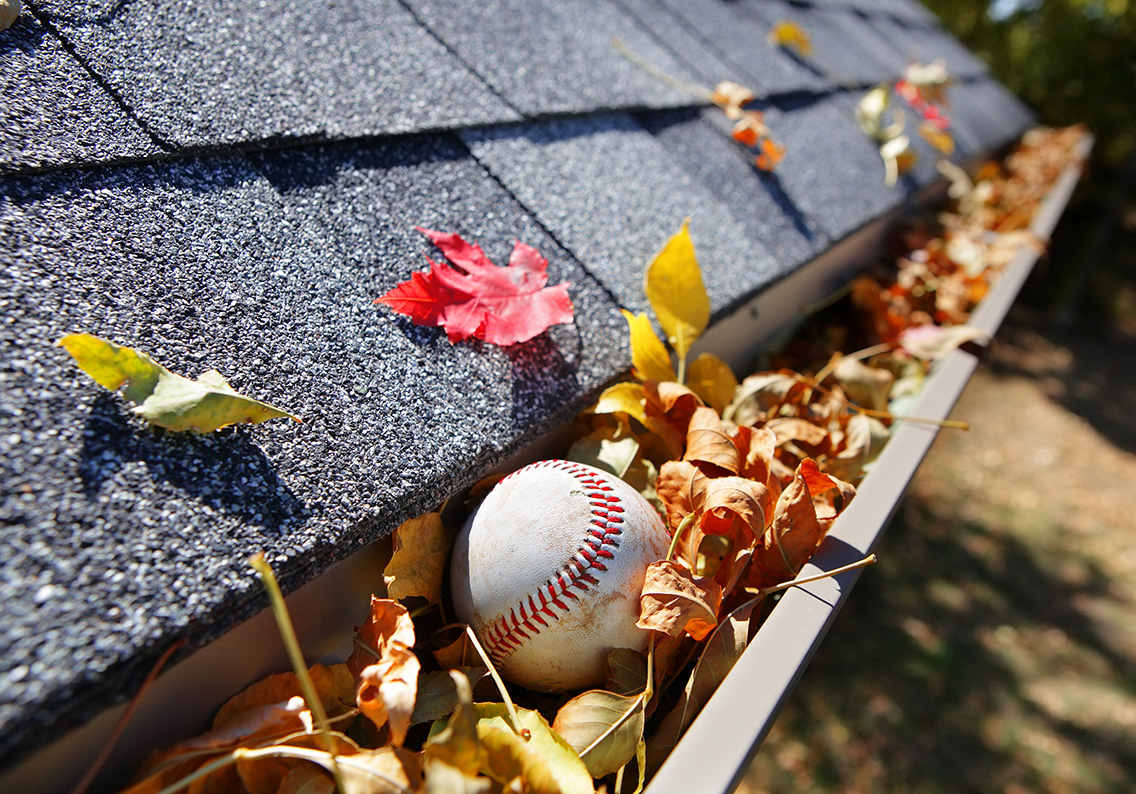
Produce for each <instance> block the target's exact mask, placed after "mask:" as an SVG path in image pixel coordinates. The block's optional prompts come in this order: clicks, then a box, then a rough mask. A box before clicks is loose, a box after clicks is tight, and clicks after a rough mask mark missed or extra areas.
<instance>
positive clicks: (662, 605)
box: [629, 560, 722, 757]
mask: <svg viewBox="0 0 1136 794" xmlns="http://www.w3.org/2000/svg"><path fill="white" fill-rule="evenodd" d="M639 605H640V610H641V611H640V614H639V620H638V621H637V622H636V624H635V625H637V626H638V627H639V628H641V629H651V630H653V631H658V632H662V633H663V634H668V635H670V636H672V637H675V636H678V635H679V634H681V633H682V632H684V631H685V632H686V633H687V634H689V635H690V636H691V637H692V638H694V639H695V640H703V639H705V638H706V635H708V634H709V633H710V632H711V631H713V630H714V627H715V626H716V625H718V607H720V606H721V605H722V588H721V587H720V586H719V585H718V583H717V582H715V581H714V580H713V579H710V578H707V577H704V576H695V575H694V574H693V573H691V571H690V570H689V569H688V568H686V567H685V566H683V565H681V564H679V563H675V562H671V561H669V560H661V561H659V562H654V563H651V565H649V566H648V567H647V574H646V577H645V578H644V580H643V592H642V595H641V596H640V599H639ZM629 757H630V756H629Z"/></svg>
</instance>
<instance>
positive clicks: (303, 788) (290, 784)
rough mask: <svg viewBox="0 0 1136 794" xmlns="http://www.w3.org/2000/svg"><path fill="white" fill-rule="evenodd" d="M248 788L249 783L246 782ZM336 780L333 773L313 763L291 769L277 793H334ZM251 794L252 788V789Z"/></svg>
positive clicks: (281, 782)
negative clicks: (332, 775)
mask: <svg viewBox="0 0 1136 794" xmlns="http://www.w3.org/2000/svg"><path fill="white" fill-rule="evenodd" d="M245 788H248V784H247V783H246V784H245ZM334 792H335V780H334V779H333V778H332V777H331V775H330V774H329V773H328V772H326V771H324V770H323V769H320V768H318V767H315V766H312V765H311V764H303V765H301V766H296V767H294V768H293V769H291V770H290V771H289V772H288V774H286V775H285V776H284V777H283V778H282V779H281V780H280V785H279V786H278V787H277V788H276V790H275V794H334ZM250 794H251V789H250Z"/></svg>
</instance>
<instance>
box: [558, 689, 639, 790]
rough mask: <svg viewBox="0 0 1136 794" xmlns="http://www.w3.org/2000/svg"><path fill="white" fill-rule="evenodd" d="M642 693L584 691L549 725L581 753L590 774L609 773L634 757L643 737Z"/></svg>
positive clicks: (562, 708) (594, 775)
mask: <svg viewBox="0 0 1136 794" xmlns="http://www.w3.org/2000/svg"><path fill="white" fill-rule="evenodd" d="M643 703H644V697H643V695H617V694H615V693H614V692H606V691H604V690H602V689H593V690H590V691H588V692H584V693H582V694H580V695H577V696H576V697H574V698H572V699H571V700H569V701H568V702H567V703H565V704H564V705H563V706H561V707H560V711H558V712H557V713H556V720H555V721H554V722H553V723H552V729H553V730H554V731H556V732H557V733H559V734H560V735H561V736H563V737H564V739H565V741H567V742H568V744H570V745H571V746H572V748H573V749H574V750H576V752H578V753H579V754H580V759H581V760H583V762H584V763H585V764H587V767H588V772H589V773H591V775H592V777H595V778H600V777H603V776H604V775H610V774H611V773H612V772H615V771H616V770H618V769H619V768H620V767H621V766H623V765H624V764H626V763H627V762H628V761H630V760H631V759H632V758H634V757H635V748H636V747H637V746H638V745H639V742H641V741H642V740H643V721H644V716H643Z"/></svg>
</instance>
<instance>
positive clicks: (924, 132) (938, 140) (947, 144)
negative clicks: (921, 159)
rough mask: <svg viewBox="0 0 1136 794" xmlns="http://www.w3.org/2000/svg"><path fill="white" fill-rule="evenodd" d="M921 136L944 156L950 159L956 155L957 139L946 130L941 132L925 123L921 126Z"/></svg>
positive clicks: (932, 125)
mask: <svg viewBox="0 0 1136 794" xmlns="http://www.w3.org/2000/svg"><path fill="white" fill-rule="evenodd" d="M919 135H920V136H921V137H922V138H923V140H925V141H927V143H929V144H931V145H932V146H934V147H935V148H936V149H938V150H939V151H940V152H941V153H942V154H945V155H947V156H948V157H950V156H951V155H952V154H954V153H955V139H954V137H953V136H952V135H951V134H950V133H949V132H947V131H946V130H941V129H939V128H938V127H936V126H935V125H934V124H928V123H927V122H924V123H922V124H920V125H919Z"/></svg>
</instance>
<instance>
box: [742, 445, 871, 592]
mask: <svg viewBox="0 0 1136 794" xmlns="http://www.w3.org/2000/svg"><path fill="white" fill-rule="evenodd" d="M846 487H847V488H850V486H848V485H847V483H842V482H838V481H837V480H836V479H835V478H832V477H829V476H828V475H826V474H824V473H822V472H821V471H820V469H819V468H818V467H817V464H816V462H815V461H813V460H805V461H803V462H802V463H801V465H800V466H798V467H797V471H796V473H795V474H794V477H793V481H792V482H791V483H790V484H789V486H788V487H787V488H786V489H785V490H784V491H783V492H782V494H781V497H780V498H779V499H778V500H777V506H776V507H775V508H774V510H773V523H772V525H771V526H770V527H769V529H767V530H766V532H765V535H764V537H763V538H762V543H761V545H760V546H759V547H758V549H757V551H756V552H755V553H754V555H753V558H752V560H751V562H750V567H749V570H748V571H747V572H746V577H745V584H746V586H747V587H753V588H762V587H769V586H771V585H775V584H780V583H781V582H787V581H789V580H791V579H794V578H796V576H797V575H798V574H799V573H800V571H801V568H802V567H804V565H805V563H806V562H808V561H809V558H810V557H812V556H813V552H815V551H816V548H817V546H818V545H820V542H821V540H823V539H824V536H825V533H827V532H828V528H829V526H831V523H832V517H826V518H823V519H822V518H821V517H819V516H818V515H817V509H816V506H815V505H814V504H813V499H814V497H817V496H819V495H821V494H823V493H824V492H826V491H829V490H832V489H837V490H839V491H840V492H841V493H842V494H843V493H845V491H844V489H845V488H846ZM849 498H850V494H849ZM841 502H842V503H841V504H840V505H839V507H840V508H843V506H844V504H843V502H844V499H843V498H842V499H841Z"/></svg>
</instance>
